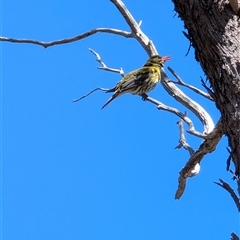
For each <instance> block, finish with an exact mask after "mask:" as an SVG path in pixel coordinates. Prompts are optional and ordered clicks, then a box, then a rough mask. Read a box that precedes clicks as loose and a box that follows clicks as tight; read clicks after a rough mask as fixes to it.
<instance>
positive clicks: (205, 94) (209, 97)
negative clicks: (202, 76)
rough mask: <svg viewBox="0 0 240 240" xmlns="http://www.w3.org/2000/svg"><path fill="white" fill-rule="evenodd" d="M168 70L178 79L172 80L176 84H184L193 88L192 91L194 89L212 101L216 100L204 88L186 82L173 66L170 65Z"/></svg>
mask: <svg viewBox="0 0 240 240" xmlns="http://www.w3.org/2000/svg"><path fill="white" fill-rule="evenodd" d="M168 70H169V71H170V72H171V73H172V74H173V75H174V77H175V78H176V79H177V80H178V81H177V82H174V81H171V82H173V83H175V84H179V85H182V86H184V87H187V88H189V89H191V90H192V91H194V92H195V93H197V94H200V95H201V96H203V97H205V98H207V99H209V100H211V101H214V100H213V99H212V97H211V96H210V95H209V94H208V93H205V92H203V91H202V90H200V89H198V88H196V87H194V86H192V85H190V84H187V83H185V82H184V81H183V80H182V79H181V77H180V76H179V75H178V74H177V73H176V72H175V71H174V70H173V69H172V68H171V67H168Z"/></svg>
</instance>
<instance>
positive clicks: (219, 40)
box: [172, 0, 240, 176]
mask: <svg viewBox="0 0 240 240" xmlns="http://www.w3.org/2000/svg"><path fill="white" fill-rule="evenodd" d="M172 1H173V2H174V4H175V11H176V12H177V13H178V14H179V16H180V17H181V19H182V20H183V21H184V24H185V27H186V28H187V30H188V34H189V39H190V40H191V43H192V46H193V47H194V49H195V57H196V60H197V61H199V62H200V64H201V66H202V68H203V70H204V72H205V74H206V75H207V77H208V79H209V81H210V84H211V87H212V90H213V92H214V95H215V99H216V106H217V108H218V109H219V110H220V112H221V114H222V117H223V128H224V129H223V130H224V133H225V134H226V135H227V137H228V142H229V146H230V148H231V150H232V160H233V162H234V165H235V173H236V175H238V176H239V173H240V144H239V143H240V15H239V14H236V10H235V11H233V9H232V7H231V6H230V4H229V1H226V0H218V1H216V0H215V1H213V0H202V1H199V0H172ZM238 13H239V11H238ZM222 160H224V159H222Z"/></svg>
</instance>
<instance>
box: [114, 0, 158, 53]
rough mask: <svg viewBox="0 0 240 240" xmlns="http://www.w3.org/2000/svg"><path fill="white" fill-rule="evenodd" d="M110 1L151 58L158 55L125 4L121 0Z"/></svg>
mask: <svg viewBox="0 0 240 240" xmlns="http://www.w3.org/2000/svg"><path fill="white" fill-rule="evenodd" d="M110 1H111V2H112V3H113V4H114V5H115V6H116V7H117V9H118V10H119V12H120V13H121V15H122V16H123V17H124V19H125V20H126V22H127V23H128V25H129V27H130V28H131V30H132V33H131V34H132V35H133V36H134V38H135V39H136V40H137V41H138V42H139V43H140V44H141V45H142V47H143V48H144V49H145V50H146V52H147V53H148V54H149V56H152V55H156V54H158V53H157V50H156V48H155V46H154V44H153V43H152V41H150V40H149V38H148V37H147V36H146V35H145V34H144V33H143V31H142V30H141V29H140V26H141V24H138V23H137V22H136V20H135V19H134V18H133V16H132V14H131V13H130V12H129V11H128V9H127V8H126V7H125V5H124V4H123V2H122V1H121V0H110ZM140 22H141V21H140Z"/></svg>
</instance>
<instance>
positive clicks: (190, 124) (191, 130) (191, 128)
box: [144, 95, 207, 138]
mask: <svg viewBox="0 0 240 240" xmlns="http://www.w3.org/2000/svg"><path fill="white" fill-rule="evenodd" d="M144 100H146V101H149V102H151V103H153V104H155V105H157V108H158V109H159V110H165V111H168V112H171V113H174V114H175V115H177V116H178V117H180V118H181V119H182V120H183V121H184V122H186V123H187V125H188V127H189V129H188V132H189V133H191V134H192V135H194V136H196V137H200V138H206V137H207V136H206V135H205V134H202V133H200V132H198V131H196V130H195V128H194V125H193V122H192V121H191V119H190V118H188V117H187V116H186V115H185V114H183V113H181V112H180V111H179V110H178V109H176V108H173V107H169V106H167V105H165V104H163V103H162V102H160V101H158V100H156V99H154V98H151V97H149V96H147V95H146V96H144Z"/></svg>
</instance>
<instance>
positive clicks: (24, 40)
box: [0, 28, 133, 48]
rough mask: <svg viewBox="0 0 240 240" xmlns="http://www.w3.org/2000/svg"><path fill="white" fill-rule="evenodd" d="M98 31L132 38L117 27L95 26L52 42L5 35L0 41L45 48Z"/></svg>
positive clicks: (74, 40) (85, 36)
mask: <svg viewBox="0 0 240 240" xmlns="http://www.w3.org/2000/svg"><path fill="white" fill-rule="evenodd" d="M98 32H101V33H112V34H116V35H120V36H124V37H126V38H132V37H133V36H132V34H131V33H130V32H126V31H122V30H119V29H114V28H95V29H92V30H90V31H88V32H85V33H83V34H80V35H77V36H75V37H71V38H65V39H60V40H55V41H52V42H43V41H38V40H33V39H17V38H7V37H0V41H1V42H13V43H31V44H37V45H40V46H43V47H45V48H47V47H51V46H54V45H60V44H66V43H71V42H76V41H79V40H82V39H84V38H87V37H89V36H91V35H94V34H96V33H98Z"/></svg>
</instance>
